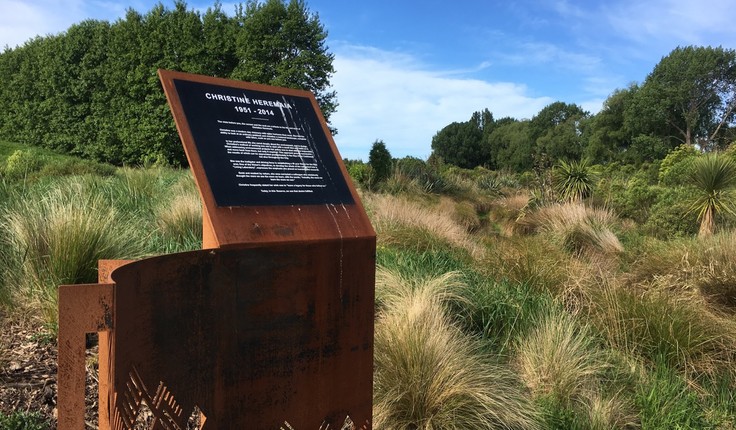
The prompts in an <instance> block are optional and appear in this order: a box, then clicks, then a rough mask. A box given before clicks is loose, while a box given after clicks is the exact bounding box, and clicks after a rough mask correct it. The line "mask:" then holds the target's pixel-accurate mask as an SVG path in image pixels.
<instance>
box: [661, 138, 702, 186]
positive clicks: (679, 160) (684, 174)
mask: <svg viewBox="0 0 736 430" xmlns="http://www.w3.org/2000/svg"><path fill="white" fill-rule="evenodd" d="M699 155H700V151H698V150H697V149H696V148H695V146H693V145H687V144H682V145H680V146H678V147H677V148H675V149H674V150H672V152H670V153H669V154H667V156H666V157H664V160H662V163H661V164H660V165H659V183H660V184H661V185H666V186H676V185H686V184H687V181H688V179H687V178H688V176H690V174H692V170H693V162H694V161H695V160H696V159H697V157H698V156H699Z"/></svg>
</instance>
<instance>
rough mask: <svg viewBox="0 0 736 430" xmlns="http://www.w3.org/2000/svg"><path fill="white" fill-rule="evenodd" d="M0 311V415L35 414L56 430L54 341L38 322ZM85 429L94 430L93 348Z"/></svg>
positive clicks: (94, 377) (95, 398) (95, 418)
mask: <svg viewBox="0 0 736 430" xmlns="http://www.w3.org/2000/svg"><path fill="white" fill-rule="evenodd" d="M1 312H2V311H0V411H2V412H3V413H5V414H8V413H12V412H15V411H26V412H38V413H40V414H41V415H43V416H44V417H45V418H47V419H48V421H49V422H50V424H51V426H50V427H49V428H50V429H56V413H57V411H56V359H57V348H56V339H55V338H53V337H51V336H50V335H49V334H48V332H47V331H46V330H44V328H43V326H42V325H41V323H40V322H38V321H36V320H34V319H32V318H30V317H26V316H23V315H20V314H15V315H6V314H3V313H1ZM86 361H87V393H86V394H87V405H86V409H87V410H86V416H85V422H86V424H87V426H86V427H87V428H91V429H96V428H97V403H98V402H97V347H96V346H95V347H93V348H90V349H88V350H87V360H86Z"/></svg>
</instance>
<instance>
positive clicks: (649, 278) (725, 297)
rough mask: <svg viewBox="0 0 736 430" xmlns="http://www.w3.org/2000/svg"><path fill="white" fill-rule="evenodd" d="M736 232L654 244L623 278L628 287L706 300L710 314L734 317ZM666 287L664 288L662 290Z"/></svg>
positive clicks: (735, 302) (650, 245)
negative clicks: (659, 290) (639, 286)
mask: <svg viewBox="0 0 736 430" xmlns="http://www.w3.org/2000/svg"><path fill="white" fill-rule="evenodd" d="M735 255H736V232H725V233H720V234H716V235H714V236H711V237H708V238H706V239H694V238H689V239H679V240H676V241H670V242H658V241H654V242H651V243H650V244H648V246H647V249H646V250H645V252H644V253H643V256H642V258H640V259H639V260H638V261H637V262H636V263H635V264H634V265H633V267H632V269H631V271H630V272H629V273H627V274H626V275H625V280H626V282H628V283H633V284H637V285H642V286H644V287H647V288H650V289H651V288H658V289H667V290H669V291H671V292H672V293H673V294H677V295H678V296H680V297H688V298H690V299H692V300H695V301H701V300H705V301H706V302H707V303H708V305H709V308H710V310H711V311H712V312H716V313H726V314H734V313H736V258H734V256H735ZM662 285H665V286H666V287H662Z"/></svg>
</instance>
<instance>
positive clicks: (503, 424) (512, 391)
mask: <svg viewBox="0 0 736 430" xmlns="http://www.w3.org/2000/svg"><path fill="white" fill-rule="evenodd" d="M378 279H379V285H381V287H380V288H381V290H382V291H383V293H382V294H381V295H382V297H383V300H382V303H383V308H382V310H381V311H380V312H379V314H378V316H377V320H376V327H375V352H374V357H375V358H374V359H375V375H374V409H373V411H374V412H373V419H374V426H375V428H382V429H392V430H409V429H422V430H424V429H426V430H429V429H458V430H459V429H488V428H508V429H535V428H538V424H537V415H536V410H535V408H534V407H533V405H532V403H531V402H530V400H529V399H528V398H527V396H525V394H524V392H523V390H522V389H521V386H520V384H519V383H518V380H516V378H515V377H514V375H513V374H512V373H511V371H510V369H508V368H504V367H501V366H497V365H494V364H492V363H490V362H488V360H486V359H484V358H483V356H482V355H481V354H480V352H479V346H478V344H477V343H476V341H474V340H473V339H472V338H470V337H468V336H467V335H465V334H463V333H462V332H461V331H460V330H459V329H457V328H456V327H455V326H454V325H453V324H452V323H451V322H450V320H449V318H448V317H447V315H446V311H445V304H444V303H445V301H446V300H447V299H448V296H451V295H452V294H451V293H450V292H451V291H452V290H453V289H455V288H456V287H457V286H458V285H459V284H458V283H457V280H456V275H453V274H449V275H443V276H440V277H438V278H429V279H425V280H423V281H418V282H417V281H415V282H414V283H413V285H406V279H404V278H402V277H401V276H399V275H397V274H395V273H391V272H389V271H386V270H385V269H381V270H379V276H378ZM445 284H452V285H450V286H447V287H445V286H444V285H445Z"/></svg>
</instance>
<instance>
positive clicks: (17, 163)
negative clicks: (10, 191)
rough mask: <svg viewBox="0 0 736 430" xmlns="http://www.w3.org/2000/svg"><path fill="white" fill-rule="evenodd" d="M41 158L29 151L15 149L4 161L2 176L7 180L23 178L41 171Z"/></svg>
mask: <svg viewBox="0 0 736 430" xmlns="http://www.w3.org/2000/svg"><path fill="white" fill-rule="evenodd" d="M42 165H43V161H42V160H41V157H40V156H39V155H38V154H36V153H35V151H32V150H30V149H17V150H15V151H14V152H13V153H12V154H10V156H9V157H8V159H7V160H6V161H5V166H4V167H3V169H2V174H3V175H4V176H6V177H8V178H9V179H20V178H25V177H26V176H28V175H29V174H31V173H33V172H36V171H38V170H40V169H41V166H42Z"/></svg>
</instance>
